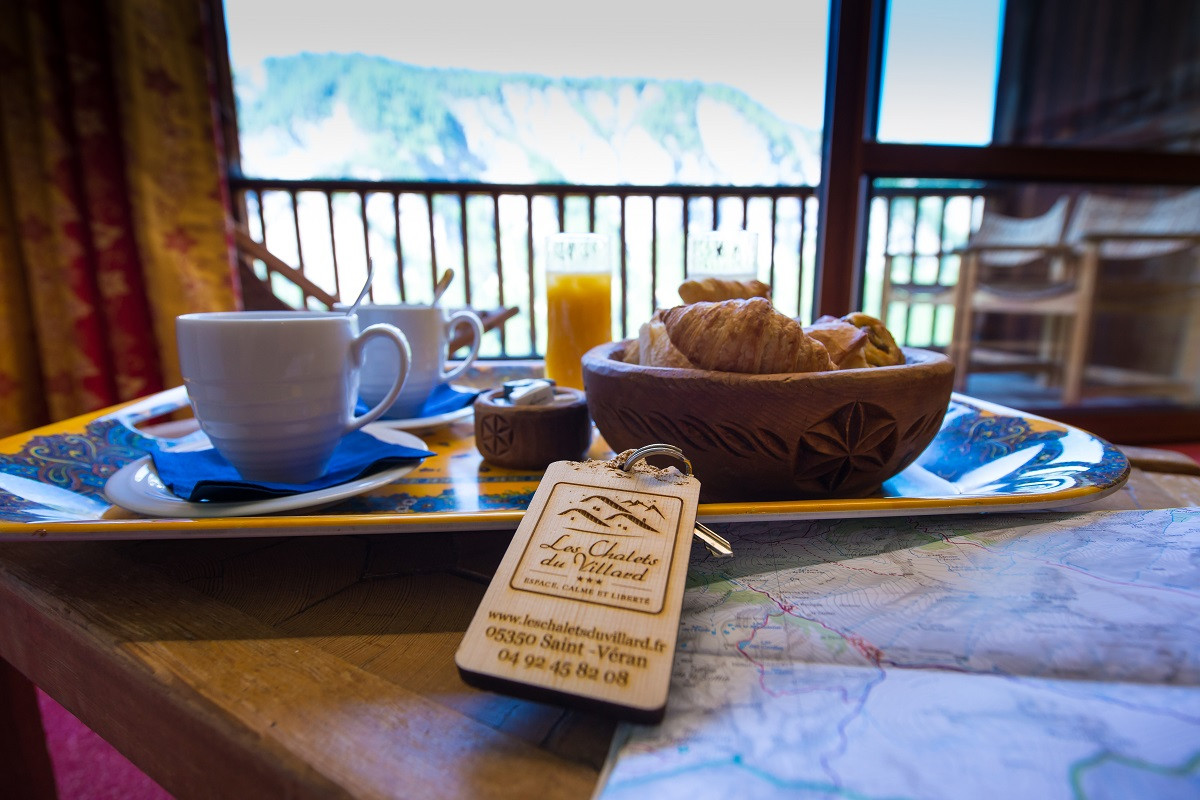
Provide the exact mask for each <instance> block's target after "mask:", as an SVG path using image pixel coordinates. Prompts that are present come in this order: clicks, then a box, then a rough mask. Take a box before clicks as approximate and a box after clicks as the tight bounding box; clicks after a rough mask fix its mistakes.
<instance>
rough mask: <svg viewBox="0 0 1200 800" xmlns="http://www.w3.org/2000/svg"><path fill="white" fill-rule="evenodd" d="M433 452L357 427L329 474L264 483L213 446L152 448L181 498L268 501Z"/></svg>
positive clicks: (166, 482) (161, 470) (167, 482)
mask: <svg viewBox="0 0 1200 800" xmlns="http://www.w3.org/2000/svg"><path fill="white" fill-rule="evenodd" d="M431 455H433V453H431V452H429V451H428V450H419V449H416V448H413V447H405V446H404V445H400V444H391V443H389V442H383V441H380V440H379V439H376V438H375V437H374V436H372V435H370V434H369V433H363V432H362V431H354V432H353V433H350V434H348V435H346V436H345V437H344V438H343V439H342V441H341V442H340V443H339V444H338V446H337V449H336V450H334V451H333V458H331V459H330V461H329V466H327V467H326V468H325V474H324V475H322V476H321V477H320V478H317V479H316V480H314V481H309V482H308V483H264V482H252V481H247V480H245V479H244V478H242V476H241V475H239V474H238V471H237V470H236V469H234V468H233V465H231V464H230V463H229V462H228V461H226V460H225V459H224V458H223V457H222V456H221V454H220V453H218V452H217V451H216V450H214V449H208V450H197V451H193V452H190V453H179V452H168V451H165V450H161V449H158V448H154V449H153V450H151V451H150V457H151V458H152V459H153V460H154V469H155V471H157V472H158V477H159V478H160V479H162V482H163V485H165V486H166V487H167V488H168V489H170V490H171V492H172V493H173V494H174V495H175V496H176V497H180V498H182V499H184V500H187V501H188V502H192V503H198V502H200V501H205V500H206V501H209V502H213V503H235V502H246V501H250V500H265V499H267V498H270V497H284V496H286V495H291V494H299V493H301V492H312V491H316V490H318V489H328V488H329V487H331V486H338V485H340V484H343V483H347V482H349V481H353V480H357V479H358V478H365V477H366V476H368V475H373V474H374V473H376V472H379V471H381V470H385V469H390V468H391V467H398V466H401V465H402V464H406V463H409V462H414V461H419V460H420V459H422V458H427V457H428V456H431Z"/></svg>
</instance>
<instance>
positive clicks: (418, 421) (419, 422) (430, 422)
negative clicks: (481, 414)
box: [371, 405, 475, 431]
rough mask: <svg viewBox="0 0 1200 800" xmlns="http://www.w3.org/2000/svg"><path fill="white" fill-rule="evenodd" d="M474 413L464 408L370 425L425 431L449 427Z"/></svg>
mask: <svg viewBox="0 0 1200 800" xmlns="http://www.w3.org/2000/svg"><path fill="white" fill-rule="evenodd" d="M474 413H475V406H474V405H469V406H464V407H462V408H460V409H457V410H455V411H447V412H446V413H444V414H434V415H433V416H429V417H412V418H411V419H377V420H375V421H374V422H372V423H371V424H372V425H379V426H381V427H385V428H391V429H392V430H396V431H427V430H431V429H433V428H440V427H442V426H443V425H449V424H450V423H451V422H457V421H458V420H460V419H466V418H467V417H469V416H471V415H472V414H474Z"/></svg>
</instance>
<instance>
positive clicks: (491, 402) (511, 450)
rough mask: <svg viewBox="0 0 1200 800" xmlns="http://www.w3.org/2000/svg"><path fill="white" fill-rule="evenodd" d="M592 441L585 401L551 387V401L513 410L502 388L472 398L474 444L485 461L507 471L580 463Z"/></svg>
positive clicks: (581, 396) (575, 393) (576, 393)
mask: <svg viewBox="0 0 1200 800" xmlns="http://www.w3.org/2000/svg"><path fill="white" fill-rule="evenodd" d="M591 443H592V422H591V418H590V417H589V416H588V407H587V398H586V397H585V396H584V394H583V392H580V391H577V390H575V389H563V388H556V389H555V390H554V402H553V403H546V404H544V405H530V406H514V405H511V404H509V403H507V402H506V401H505V400H504V390H503V389H493V390H492V391H490V392H487V393H486V394H482V395H480V396H479V397H478V398H477V399H476V400H475V446H476V447H478V448H479V452H480V453H481V454H482V455H483V459H484V461H487V462H488V463H489V464H493V465H495V466H497V467H507V468H509V469H530V470H534V469H545V468H546V467H547V466H548V465H550V464H551V463H553V462H555V461H581V460H583V458H584V456H585V455H586V454H587V451H588V447H590V446H591Z"/></svg>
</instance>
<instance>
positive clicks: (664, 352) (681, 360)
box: [633, 309, 695, 369]
mask: <svg viewBox="0 0 1200 800" xmlns="http://www.w3.org/2000/svg"><path fill="white" fill-rule="evenodd" d="M662 313H663V312H662V310H661V309H660V310H658V311H655V312H654V316H653V317H651V318H650V320H649V321H648V322H644V323H642V327H641V328H640V329H639V330H638V338H637V341H636V342H633V344H634V345H636V347H637V352H638V355H637V363H639V364H641V365H642V366H644V367H684V368H686V369H695V366H694V365H693V364H692V362H690V361H688V359H687V356H685V355H684V354H683V353H681V352H679V350H677V349H676V347H675V345H673V344H671V339H670V337H669V336H667V328H666V326H665V325H663V321H662Z"/></svg>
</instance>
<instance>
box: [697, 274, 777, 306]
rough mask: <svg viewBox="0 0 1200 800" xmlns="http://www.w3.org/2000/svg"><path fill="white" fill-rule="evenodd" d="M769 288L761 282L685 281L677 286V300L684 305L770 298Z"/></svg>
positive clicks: (725, 280) (720, 279)
mask: <svg viewBox="0 0 1200 800" xmlns="http://www.w3.org/2000/svg"><path fill="white" fill-rule="evenodd" d="M770 296H771V287H770V286H767V285H766V284H765V283H763V282H762V281H739V280H733V279H727V278H703V279H701V280H698V281H696V280H687V281H684V282H683V283H681V284H680V285H679V298H680V299H681V300H683V302H684V304H685V305H687V304H691V303H699V302H702V301H707V302H710V303H715V302H719V301H721V300H735V299H738V298H749V297H770Z"/></svg>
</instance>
